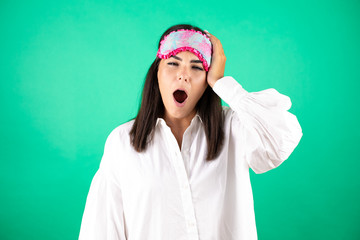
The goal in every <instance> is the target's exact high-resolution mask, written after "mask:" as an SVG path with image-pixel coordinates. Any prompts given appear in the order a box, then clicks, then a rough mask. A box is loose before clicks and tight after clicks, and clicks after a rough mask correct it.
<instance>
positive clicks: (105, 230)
mask: <svg viewBox="0 0 360 240" xmlns="http://www.w3.org/2000/svg"><path fill="white" fill-rule="evenodd" d="M117 144H119V141H118V136H117V134H116V132H113V133H111V134H110V135H109V137H108V139H107V141H106V144H105V150H104V155H103V157H102V160H101V164H100V168H99V170H98V171H97V172H96V174H95V176H94V178H93V180H92V183H91V187H90V191H89V194H88V197H87V200H86V206H85V211H84V214H83V218H82V223H81V229H80V236H79V240H85V239H86V240H91V239H94V240H95V239H104V240H105V239H117V240H126V234H125V221H124V215H123V214H124V213H123V203H122V195H121V188H120V186H119V184H118V180H117V179H116V178H115V177H114V173H113V170H112V169H114V165H115V163H116V162H117V161H116V160H117V159H118V158H119V156H120V155H119V154H118V145H117Z"/></svg>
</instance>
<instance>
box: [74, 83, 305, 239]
mask: <svg viewBox="0 0 360 240" xmlns="http://www.w3.org/2000/svg"><path fill="white" fill-rule="evenodd" d="M213 90H214V91H215V92H216V93H217V94H218V95H219V96H220V97H221V98H222V99H223V100H224V101H225V102H227V103H228V104H229V106H230V108H228V107H224V115H225V123H224V129H225V139H224V144H223V148H222V150H221V152H220V154H219V156H218V157H217V158H216V159H214V160H212V161H206V155H207V142H206V137H205V132H204V129H203V124H202V121H201V119H200V117H199V116H198V115H196V116H195V117H194V118H193V120H192V121H191V124H190V126H189V127H188V128H187V129H186V131H185V133H184V135H183V141H182V146H181V150H180V149H179V146H178V143H177V141H176V139H175V137H174V135H173V134H172V132H171V130H170V128H169V127H168V126H167V125H166V123H165V121H164V120H163V119H161V118H160V119H158V121H157V124H156V127H155V132H154V137H153V140H152V141H151V142H150V143H149V145H148V147H147V149H146V151H144V152H142V153H138V152H136V151H135V150H134V149H133V147H132V145H131V144H130V137H129V131H130V129H131V127H132V124H133V121H130V122H128V123H125V124H122V125H120V126H119V127H117V128H115V129H114V130H113V131H112V132H111V134H110V135H109V137H108V139H107V140H106V143H105V150H104V155H103V158H102V160H101V164H100V168H99V170H98V171H97V173H96V174H95V176H94V178H93V181H92V183H91V187H90V191H89V194H88V197H87V201H86V207H85V211H84V215H83V219H82V224H81V230H80V236H79V239H81V240H91V239H97V240H105V239H114V240H115V239H116V240H125V239H128V240H147V239H149V240H239V239H241V240H253V239H257V233H256V225H255V216H254V205H253V196H252V190H251V185H250V178H249V168H251V169H252V170H253V171H254V172H256V173H263V172H266V171H268V170H270V169H273V168H275V167H277V166H279V165H280V164H281V163H282V162H283V161H284V160H286V159H287V158H288V157H289V155H290V154H291V152H292V151H293V150H294V148H295V147H296V146H297V144H298V143H299V141H300V138H301V136H302V130H301V127H300V125H299V123H298V121H297V118H296V117H295V116H294V115H293V114H291V113H289V112H288V111H287V110H289V109H290V106H291V102H290V99H289V98H288V97H287V96H285V95H282V94H280V93H278V92H277V91H276V90H275V89H268V90H264V91H260V92H254V93H249V92H247V91H245V90H244V89H243V88H242V86H241V85H240V84H239V83H237V82H236V81H235V80H234V79H233V78H232V77H224V78H222V79H220V80H218V81H217V82H216V84H215V85H214V88H213Z"/></svg>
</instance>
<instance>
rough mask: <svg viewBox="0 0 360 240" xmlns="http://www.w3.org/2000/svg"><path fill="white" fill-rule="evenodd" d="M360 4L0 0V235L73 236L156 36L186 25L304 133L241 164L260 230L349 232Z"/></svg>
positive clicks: (357, 207)
mask: <svg viewBox="0 0 360 240" xmlns="http://www.w3.org/2000/svg"><path fill="white" fill-rule="evenodd" d="M359 10H360V2H359V1H355V0H353V1H351V0H343V1H342V0H336V1H331V0H330V1H329V0H328V1H315V2H314V1H310V0H305V1H304V0H303V1H273V2H271V1H266V0H264V1H228V0H224V1H213V0H209V1H204V2H203V1H192V0H182V1H179V2H177V1H171V2H170V1H169V2H168V1H144V2H137V3H135V1H130V0H129V1H100V0H99V1H95V0H93V1H73V0H71V1H70V0H68V1H66V0H63V1H38V0H37V1H1V2H0V90H1V92H0V104H1V105H0V107H1V109H0V111H1V118H0V133H1V137H0V159H1V160H0V161H1V162H0V163H1V165H0V194H1V195H0V239H4V240H5V239H62V240H63V239H76V238H77V237H78V233H79V228H80V223H81V217H82V213H83V210H84V205H85V200H86V196H87V193H88V190H89V186H90V182H91V179H92V177H93V175H94V174H95V172H96V170H97V169H98V166H99V163H100V160H101V156H102V154H103V148H104V144H105V140H106V137H107V136H108V134H109V133H110V132H111V130H112V129H114V128H115V127H116V126H118V125H119V124H121V123H124V122H126V121H128V120H129V119H131V118H133V117H134V116H135V114H136V112H137V109H138V105H139V99H140V94H141V88H142V85H143V81H144V77H145V74H146V72H147V70H148V68H149V66H150V64H151V62H152V61H153V60H154V58H155V54H156V51H157V41H158V40H159V38H160V35H161V34H162V33H163V31H165V30H166V29H167V28H168V27H169V26H171V25H173V24H178V23H191V24H194V25H198V26H200V27H202V28H204V29H207V30H208V31H209V32H210V33H212V34H214V35H215V36H217V37H218V38H219V39H220V40H221V41H222V44H223V46H224V50H225V54H226V56H227V65H226V70H225V74H226V75H231V76H233V77H234V78H235V79H237V81H239V82H240V83H241V84H242V85H243V86H244V88H245V89H247V90H248V91H260V90H264V89H267V88H275V89H277V90H278V91H279V92H281V93H283V94H285V95H288V96H290V97H291V100H292V103H293V107H292V108H291V110H290V111H291V112H292V113H294V114H295V115H296V116H297V117H298V119H299V122H300V124H301V126H302V128H303V133H304V136H303V138H302V140H301V142H300V144H299V146H298V147H297V148H296V149H295V151H294V153H293V154H292V155H291V156H290V158H289V159H288V160H287V161H286V162H285V163H284V164H283V165H281V166H280V167H279V168H277V169H275V170H272V171H270V172H268V173H265V174H260V175H256V174H254V173H253V172H251V181H252V186H253V191H254V201H255V213H256V220H257V227H258V234H259V239H260V240H273V239H277V240H282V239H327V240H329V239H336V240H337V239H347V240H348V239H360V230H359V228H358V227H359V225H360V224H359V222H360V221H359V219H360V204H359V203H360V192H359V190H360V181H359V180H360V178H359V173H358V169H359V168H360V163H359V161H360V156H359V152H358V151H359V137H360V131H359V125H358V124H359V115H360V114H359V109H360V108H359V106H358V105H359V102H360V101H359V100H358V98H359V90H358V89H359V87H360V84H359V81H360V64H359V63H360V61H359V54H360V44H359V43H360V19H359V18H360V17H359V16H360V11H359Z"/></svg>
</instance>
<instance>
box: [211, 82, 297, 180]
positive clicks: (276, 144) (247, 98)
mask: <svg viewBox="0 0 360 240" xmlns="http://www.w3.org/2000/svg"><path fill="white" fill-rule="evenodd" d="M213 90H214V92H215V93H217V94H218V95H219V97H221V98H222V99H223V100H224V101H225V102H226V103H228V104H229V106H230V108H231V111H232V112H231V116H232V117H233V118H234V119H232V121H231V124H232V125H235V126H232V130H236V131H239V132H235V133H232V134H235V135H236V134H241V136H240V137H242V138H243V139H242V141H241V143H243V144H245V147H243V148H242V149H244V151H245V157H246V160H247V162H248V165H249V167H250V168H251V169H252V170H253V171H254V172H255V173H263V172H266V171H268V170H270V169H273V168H275V167H277V166H279V165H280V164H281V163H282V162H283V161H285V160H286V159H287V158H288V157H289V156H290V154H291V153H292V152H293V150H294V149H295V147H296V146H297V145H298V143H299V141H300V139H301V137H302V129H301V127H300V124H299V122H298V120H297V118H296V116H295V115H293V114H292V113H290V112H288V110H289V109H290V107H291V101H290V98H289V97H287V96H285V95H283V94H280V93H279V92H277V91H276V90H275V89H267V90H263V91H260V92H252V93H249V92H247V91H246V90H245V89H244V88H243V87H242V86H241V85H240V84H239V83H238V82H237V81H236V80H235V79H234V78H232V77H230V76H227V77H223V78H221V79H219V80H218V81H217V82H216V83H215V85H214V87H213ZM240 129H241V130H243V131H240Z"/></svg>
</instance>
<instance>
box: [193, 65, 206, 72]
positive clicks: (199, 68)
mask: <svg viewBox="0 0 360 240" xmlns="http://www.w3.org/2000/svg"><path fill="white" fill-rule="evenodd" d="M193 69H196V70H201V71H204V69H202V68H201V67H197V66H193Z"/></svg>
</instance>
